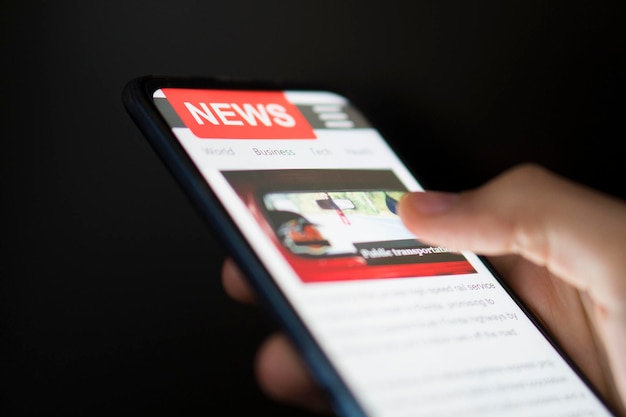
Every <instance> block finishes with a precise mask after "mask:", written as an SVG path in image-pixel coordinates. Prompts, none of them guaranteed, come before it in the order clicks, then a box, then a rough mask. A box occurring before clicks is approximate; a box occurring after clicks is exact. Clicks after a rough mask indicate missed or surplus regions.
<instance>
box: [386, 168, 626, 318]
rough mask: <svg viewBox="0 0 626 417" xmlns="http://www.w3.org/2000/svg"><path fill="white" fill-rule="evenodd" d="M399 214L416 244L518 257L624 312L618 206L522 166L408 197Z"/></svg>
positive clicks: (624, 215)
mask: <svg viewBox="0 0 626 417" xmlns="http://www.w3.org/2000/svg"><path fill="white" fill-rule="evenodd" d="M398 210H399V214H400V217H401V219H402V220H403V222H404V224H405V225H406V227H407V228H408V229H409V230H411V231H412V232H413V233H414V234H415V235H416V236H417V237H418V238H419V239H420V240H423V241H425V242H429V243H431V244H437V245H442V246H445V247H447V248H449V249H451V250H469V251H473V252H477V253H480V254H483V255H503V254H518V255H521V256H523V257H524V258H526V259H528V260H530V261H532V262H534V263H535V264H538V265H541V266H545V267H546V268H548V270H549V271H550V272H552V273H553V274H555V275H557V276H559V277H560V278H561V279H564V280H566V281H568V282H569V283H570V284H572V285H575V286H576V287H578V288H579V289H581V290H589V291H590V293H591V294H595V295H596V296H597V297H598V298H597V299H599V300H603V301H604V302H609V303H611V302H613V303H614V304H613V305H612V306H610V308H615V309H621V308H623V304H622V303H623V301H624V297H625V296H626V280H623V279H622V278H621V277H622V275H623V271H625V270H626V256H624V248H626V204H624V203H623V202H621V201H618V200H616V199H613V198H611V197H609V196H607V195H603V194H601V193H599V192H596V191H594V190H591V189H588V188H585V187H583V186H581V185H578V184H575V183H573V182H571V181H568V180H566V179H564V178H561V177H558V176H557V175H555V174H553V173H551V172H549V171H547V170H545V169H543V168H541V167H538V166H535V165H530V164H526V165H522V166H519V167H516V168H513V169H511V170H509V171H507V172H505V173H503V174H502V175H500V176H498V177H496V178H495V179H493V180H492V181H490V182H489V183H487V184H485V185H483V186H482V187H480V188H477V189H474V190H470V191H466V192H463V193H460V194H450V193H441V192H415V193H409V194H407V195H405V196H404V197H403V198H402V199H401V200H400V202H399V205H398ZM600 277H603V279H599V278H600ZM592 284H593V285H592Z"/></svg>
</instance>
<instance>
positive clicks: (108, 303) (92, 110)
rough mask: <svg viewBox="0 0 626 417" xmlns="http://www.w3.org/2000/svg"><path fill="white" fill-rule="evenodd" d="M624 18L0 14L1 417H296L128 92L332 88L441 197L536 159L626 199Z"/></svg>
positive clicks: (110, 9)
mask: <svg viewBox="0 0 626 417" xmlns="http://www.w3.org/2000/svg"><path fill="white" fill-rule="evenodd" d="M619 4H620V2H617V1H616V2H607V1H553V0H542V1H528V0H525V1H506V2H503V1H474V2H472V1H421V0H416V1H394V0H388V1H384V2H381V1H373V0H360V1H347V0H333V1H325V0H324V1H316V2H306V3H304V2H296V1H287V0H284V1H279V0H266V1H253V0H230V1H225V2H217V1H191V0H179V1H177V2H168V1H162V0H151V1H147V0H142V1H133V0H128V1H125V2H88V1H76V0H73V1H63V0H59V1H50V2H43V1H39V2H19V1H14V0H9V1H7V0H5V1H3V2H2V3H1V5H0V19H1V21H0V23H1V26H0V35H1V37H0V44H1V45H2V49H1V51H0V52H1V55H0V57H1V58H0V59H1V61H0V62H1V64H2V65H1V68H2V69H1V70H0V71H1V73H0V75H1V77H2V79H1V81H0V89H1V90H0V91H1V92H2V96H1V98H2V99H1V100H0V103H1V108H0V110H1V115H2V116H1V119H0V120H1V122H2V131H1V132H2V134H1V136H0V137H1V140H2V143H1V146H0V158H1V159H0V184H1V187H2V188H1V190H2V194H1V195H2V197H1V198H2V199H1V204H2V213H1V214H2V226H1V230H0V238H1V245H2V246H1V254H2V258H1V263H0V274H1V275H0V279H1V281H0V285H1V287H0V312H1V322H0V326H1V327H0V330H1V332H2V333H1V335H0V336H1V338H0V343H1V346H2V348H3V354H2V358H1V361H0V366H1V369H0V383H2V384H3V385H4V387H3V388H2V389H1V390H0V414H2V415H4V416H7V417H9V416H10V417H12V416H39V415H62V416H85V415H90V416H97V415H133V416H137V415H146V416H147V415H150V416H159V415H176V416H187V415H189V416H192V415H193V416H196V415H197V416H201V415H215V414H217V412H218V410H226V411H220V413H224V414H225V415H236V416H239V415H249V414H256V413H263V414H267V415H275V416H280V415H297V414H300V415H306V413H304V412H301V411H300V410H298V409H293V408H290V407H287V406H283V405H279V404H274V403H273V402H272V401H270V400H268V399H267V398H266V397H264V396H263V394H262V393H261V392H260V391H259V390H258V388H257V386H256V384H255V382H254V377H253V371H252V369H253V355H254V352H255V349H256V347H257V345H258V343H259V342H260V341H261V340H262V338H263V337H264V336H265V335H266V334H267V333H268V332H269V331H271V330H272V329H273V325H272V324H271V322H270V321H269V319H268V318H267V317H266V316H265V314H264V313H263V312H262V311H261V310H259V309H257V308H254V307H251V306H243V305H240V304H238V303H236V302H234V301H232V300H231V299H229V298H228V297H227V296H226V295H225V294H224V292H223V290H222V288H221V284H220V278H219V268H220V265H221V260H222V258H223V256H224V253H223V251H222V249H221V248H220V247H219V245H217V244H216V242H215V241H214V240H213V238H212V237H211V235H210V232H209V229H208V228H207V227H206V226H205V224H204V223H203V222H202V220H201V219H200V218H199V216H198V215H197V213H196V212H195V211H194V208H193V207H192V206H191V204H190V202H189V201H188V200H187V198H186V197H185V195H184V194H183V193H182V192H181V190H180V189H179V188H178V186H177V185H176V184H175V183H174V181H173V180H172V178H171V177H170V176H169V174H168V172H167V171H166V169H165V168H164V166H163V165H162V164H161V163H160V161H159V160H158V159H157V157H156V156H155V154H154V153H153V151H152V150H151V149H150V148H149V146H148V144H147V142H146V141H145V140H144V139H143V137H142V136H141V135H140V133H139V131H138V130H137V128H136V127H135V126H134V124H133V123H132V121H131V120H130V118H129V117H128V115H127V114H126V112H125V110H124V108H123V106H122V104H121V99H120V94H121V90H122V87H123V86H124V84H125V83H126V81H128V80H129V79H131V78H133V77H136V76H139V75H144V74H169V75H225V76H234V77H246V78H259V79H284V80H287V81H298V82H300V81H309V80H310V81H314V82H322V83H328V84H332V85H337V86H339V87H341V88H344V89H347V90H350V91H352V92H353V93H354V95H355V96H356V97H357V98H358V99H359V100H360V101H361V102H363V104H364V105H365V110H366V112H367V113H369V114H371V115H373V116H375V119H376V120H377V121H378V122H379V123H380V124H381V127H382V128H383V129H384V130H385V131H386V132H387V133H388V135H389V136H390V138H391V139H392V140H393V141H394V143H395V144H396V146H397V147H398V148H399V149H400V150H406V151H410V153H408V154H407V158H408V160H409V162H410V163H411V164H412V165H413V166H414V167H415V168H416V170H417V171H418V172H419V173H421V174H422V176H423V178H424V179H425V180H426V182H427V183H428V184H430V185H431V186H432V187H436V188H443V189H461V188H465V187H471V186H474V185H478V184H480V183H481V182H483V181H485V180H486V179H488V178H490V177H492V176H494V175H496V174H497V173H499V172H501V171H502V170H503V169H505V168H507V167H510V166H512V165H514V164H516V163H519V162H525V161H535V162H538V163H541V164H543V165H545V166H547V167H549V168H551V169H553V170H554V171H556V172H559V173H561V174H563V175H566V176H568V177H570V178H572V179H575V180H578V181H580V182H583V183H586V184H589V185H591V186H594V187H596V188H600V189H602V190H604V191H606V192H608V193H612V194H615V195H617V196H619V197H625V196H626V192H625V190H624V188H623V186H622V179H623V178H624V177H625V176H624V170H625V168H624V161H623V156H622V155H623V151H620V150H619V149H620V148H621V142H622V141H623V139H624V138H625V137H626V135H625V134H624V133H625V131H624V106H623V96H624V92H625V90H624V70H625V66H624V38H625V36H624V28H623V26H624V14H623V13H621V11H620V10H619Z"/></svg>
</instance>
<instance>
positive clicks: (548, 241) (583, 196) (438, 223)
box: [222, 164, 626, 415]
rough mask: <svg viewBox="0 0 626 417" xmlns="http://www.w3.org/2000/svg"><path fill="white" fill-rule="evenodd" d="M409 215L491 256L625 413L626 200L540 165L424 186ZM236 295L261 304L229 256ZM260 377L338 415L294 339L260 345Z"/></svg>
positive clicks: (439, 239)
mask: <svg viewBox="0 0 626 417" xmlns="http://www.w3.org/2000/svg"><path fill="white" fill-rule="evenodd" d="M398 207H399V215H400V217H401V219H402V221H403V222H404V224H405V225H406V227H407V228H408V229H409V230H410V231H412V232H413V233H414V234H415V235H416V236H418V237H419V239H420V240H421V241H423V242H425V243H429V244H433V245H441V246H445V247H446V248H448V249H450V250H453V251H456V250H469V251H473V252H476V253H479V254H482V255H486V256H487V257H488V259H489V261H490V262H491V263H492V264H493V265H494V267H495V268H496V269H497V270H498V272H500V274H501V275H502V276H503V278H504V279H505V280H506V281H507V283H508V284H509V285H510V286H511V288H512V289H513V290H514V291H515V292H516V293H517V294H518V295H519V297H520V298H521V299H522V300H524V302H525V303H526V304H527V305H528V306H529V307H530V308H531V309H532V310H533V311H534V312H535V313H536V315H537V316H538V317H539V319H540V320H541V321H542V322H543V324H544V325H545V326H546V327H547V329H548V330H549V331H550V333H552V335H553V336H554V338H555V340H556V341H557V343H558V344H560V345H561V346H562V347H563V349H564V350H565V351H566V352H567V353H568V354H569V356H570V357H571V358H572V359H573V361H574V362H575V363H576V364H577V365H578V366H579V367H580V369H581V371H582V372H583V373H584V374H585V375H586V376H587V378H588V379H589V380H590V381H591V383H592V384H593V385H594V386H595V387H596V388H597V390H598V391H599V392H600V394H601V395H602V396H603V397H604V398H605V399H606V401H607V402H608V403H609V404H610V405H611V406H612V407H613V408H614V409H615V410H616V412H617V413H618V414H619V415H626V411H625V410H626V409H625V408H624V399H626V203H624V202H623V201H621V200H619V199H616V198H613V197H611V196H609V195H605V194H602V193H600V192H598V191H596V190H593V189H590V188H588V187H585V186H582V185H580V184H577V183H574V182H572V181H570V180H568V179H566V178H563V177H560V176H557V175H555V174H554V173H552V172H550V171H548V170H546V169H544V168H542V167H539V166H536V165H532V164H524V165H520V166H517V167H514V168H512V169H510V170H508V171H506V172H504V173H502V174H501V175H499V176H497V177H496V178H494V179H493V180H491V181H489V182H487V183H486V184H484V185H482V186H481V187H478V188H476V189H473V190H468V191H464V192H461V193H442V192H434V191H429V192H415V193H408V194H406V195H405V196H404V197H403V198H402V199H401V200H400V202H399V206H398ZM222 281H223V285H224V288H225V290H226V292H227V293H228V294H229V295H230V296H232V297H233V298H234V299H236V300H239V301H242V302H252V303H254V302H256V301H255V300H256V298H255V294H254V293H253V292H252V290H251V289H250V287H249V286H248V285H247V284H246V281H245V278H244V277H243V276H242V275H241V273H240V272H239V270H238V269H237V267H236V265H235V264H234V263H233V262H232V260H230V259H226V261H225V262H224V265H223V270H222ZM256 375H257V378H258V381H259V384H260V386H261V387H262V388H263V389H264V391H265V392H266V393H267V394H268V395H269V396H270V397H272V398H274V399H276V400H277V401H281V402H284V403H289V404H293V405H298V406H301V407H305V408H309V409H311V410H316V411H319V412H320V413H324V412H329V411H330V409H329V407H328V403H327V402H326V400H325V398H324V396H323V393H322V392H321V391H320V389H319V387H318V386H317V385H316V384H315V381H314V380H313V379H312V377H311V375H310V374H309V373H308V372H307V370H306V367H305V366H304V364H303V362H302V360H301V358H300V357H299V356H298V354H297V353H296V351H295V350H294V348H293V346H292V345H291V343H290V342H289V340H288V339H287V338H286V337H285V335H283V334H280V333H278V334H274V335H271V336H270V337H268V339H267V340H266V341H265V342H264V343H263V345H262V346H261V347H260V349H259V352H258V355H257V358H256Z"/></svg>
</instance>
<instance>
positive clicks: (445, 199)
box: [406, 191, 459, 214]
mask: <svg viewBox="0 0 626 417" xmlns="http://www.w3.org/2000/svg"><path fill="white" fill-rule="evenodd" d="M406 198H407V199H408V200H409V203H410V204H411V205H412V206H413V207H414V208H415V209H416V210H418V211H419V212H421V213H424V214H437V213H442V212H444V211H446V210H448V209H450V207H452V206H453V205H454V204H456V202H457V201H458V199H459V195H458V194H454V193H445V192H440V191H428V192H414V193H409V194H407V195H406Z"/></svg>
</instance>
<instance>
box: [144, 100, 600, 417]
mask: <svg viewBox="0 0 626 417" xmlns="http://www.w3.org/2000/svg"><path fill="white" fill-rule="evenodd" d="M153 96H154V102H155V104H156V106H157V108H158V109H159V111H160V112H161V113H162V115H163V116H164V117H165V119H166V120H167V121H168V123H169V124H170V126H171V127H172V130H173V132H174V134H175V136H176V137H177V138H178V140H179V141H180V143H181V144H182V146H183V147H184V149H185V150H186V151H187V153H188V154H189V156H190V157H191V159H192V160H193V162H194V163H195V164H196V165H197V167H198V169H199V170H200V172H201V173H202V175H203V176H204V178H205V179H206V181H207V182H208V183H209V184H210V186H211V187H212V188H213V189H214V191H215V193H216V194H217V195H218V197H219V199H220V200H221V201H222V203H223V204H224V206H225V207H226V208H227V210H228V211H230V213H231V214H232V217H233V218H234V219H235V221H236V223H237V225H238V226H239V228H240V230H241V232H242V233H243V234H244V235H245V236H246V238H247V239H248V240H249V242H250V243H251V245H252V246H253V247H254V248H255V249H256V251H258V252H259V253H261V254H262V258H263V259H262V260H263V262H264V264H265V266H266V267H267V269H268V270H270V272H271V273H272V274H273V275H274V276H275V277H276V281H277V284H278V285H279V286H280V288H281V289H282V291H283V292H284V293H285V294H286V296H287V297H288V298H289V300H291V303H292V304H293V306H295V308H296V309H297V313H298V314H299V315H300V316H301V317H302V318H303V319H304V321H305V322H306V323H308V325H309V327H310V329H311V331H312V332H313V334H314V336H315V337H316V339H317V340H319V342H320V343H321V345H322V346H323V348H324V349H325V351H326V352H327V354H328V355H329V357H330V359H331V361H332V362H333V363H334V365H335V366H336V367H337V369H338V370H339V372H340V373H341V374H342V375H343V376H344V378H345V380H346V382H347V384H348V386H349V387H350V389H351V390H352V391H353V392H354V393H355V395H356V397H357V398H358V400H359V401H360V402H361V403H362V404H363V406H364V408H365V410H366V411H367V412H368V413H369V414H370V415H371V416H382V417H396V416H398V417H400V416H410V415H428V416H460V415H462V416H481V417H484V416H503V415H506V416H533V417H535V416H551V417H554V416H605V415H609V414H608V413H607V411H606V410H605V408H604V406H603V405H602V404H601V403H600V402H599V401H598V400H597V399H596V398H595V396H593V395H592V393H591V392H590V391H589V390H588V388H587V387H586V386H585V385H584V384H583V383H582V382H581V381H580V379H579V377H578V376H577V375H576V374H575V372H573V371H572V370H571V369H570V367H568V365H567V364H566V363H565V362H564V361H563V359H562V358H561V357H560V356H559V355H558V354H557V352H556V351H555V350H554V349H553V347H552V346H551V345H550V344H549V343H548V342H547V341H546V340H545V338H544V337H543V336H542V335H541V333H540V332H539V331H538V330H537V329H536V328H535V326H534V325H533V324H532V323H531V322H530V321H529V320H528V319H527V318H526V316H525V315H524V313H523V312H522V311H521V310H520V308H519V307H518V306H517V305H516V303H515V302H514V301H513V300H512V299H511V298H510V296H509V295H508V294H507V293H506V291H505V290H504V289H503V288H501V286H500V285H499V283H498V282H497V280H495V278H494V277H493V276H492V274H491V273H490V272H489V271H488V270H487V269H486V268H485V266H483V264H482V263H481V262H480V260H479V259H478V258H477V257H476V256H475V255H473V254H471V253H455V252H452V251H450V250H448V249H447V248H445V247H440V246H432V245H428V244H425V243H423V242H421V241H420V239H419V236H415V235H413V234H411V233H410V232H409V231H408V230H406V229H405V228H404V226H403V225H402V222H401V221H400V219H399V217H398V214H397V210H396V205H397V202H398V200H399V199H400V198H401V197H402V195H403V194H404V193H406V192H407V191H419V190H422V188H421V186H420V184H419V183H418V182H417V181H416V180H415V178H414V177H413V176H412V175H411V174H410V173H409V171H408V170H407V169H406V168H405V166H404V165H403V164H402V163H401V162H400V161H399V159H398V158H397V157H396V155H395V154H394V153H393V152H392V150H391V149H390V148H389V147H388V145H387V144H386V142H385V141H384V140H383V139H382V137H381V136H380V134H379V133H378V131H377V130H375V129H374V128H373V127H372V126H370V125H369V124H368V121H367V120H365V119H364V117H363V116H362V115H361V114H360V113H359V111H358V110H357V109H356V108H354V107H353V106H352V105H351V103H350V102H348V101H347V100H346V99H345V98H344V97H342V96H339V95H337V94H334V93H331V92H309V91H241V90H200V89H178V88H163V89H160V90H157V91H155V92H154V95H153ZM406 140H419V138H414V137H413V136H411V135H407V138H406Z"/></svg>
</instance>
